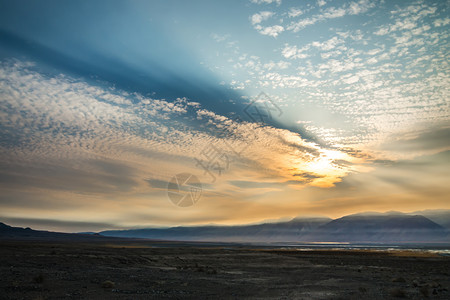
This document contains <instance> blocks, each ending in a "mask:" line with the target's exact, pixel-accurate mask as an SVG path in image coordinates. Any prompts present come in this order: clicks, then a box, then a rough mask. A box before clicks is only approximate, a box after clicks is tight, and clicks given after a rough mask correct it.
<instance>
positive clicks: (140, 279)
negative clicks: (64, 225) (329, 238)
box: [0, 241, 450, 299]
mask: <svg viewBox="0 0 450 300" xmlns="http://www.w3.org/2000/svg"><path fill="white" fill-rule="evenodd" d="M151 246H152V243H149V242H121V243H109V244H106V243H80V242H76V243H69V242H64V243H58V244H56V243H51V242H38V241H32V242H30V241H28V242H25V241H23V242H19V241H0V299H165V298H171V299H185V298H187V299H247V298H250V299H399V298H406V299H450V292H449V290H450V257H441V256H432V255H420V254H413V253H409V252H397V253H395V254H392V253H379V252H368V251H331V250H328V251H288V250H262V249H245V248H243V247H234V248H233V247H230V248H224V247H202V246H192V245H191V246H186V247H182V246H180V245H179V244H173V245H171V244H170V243H168V244H167V245H165V247H159V246H161V245H157V246H158V247H151Z"/></svg>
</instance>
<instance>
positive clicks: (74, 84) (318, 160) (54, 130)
mask: <svg viewBox="0 0 450 300" xmlns="http://www.w3.org/2000/svg"><path fill="white" fill-rule="evenodd" d="M274 64H275V63H274ZM275 65H277V67H279V68H283V65H284V62H280V63H277V64H275ZM38 70H39V68H38V67H37V66H35V65H33V64H28V63H22V62H20V61H14V62H9V63H2V64H1V68H0V89H1V90H2V98H1V100H0V102H1V107H2V110H1V113H0V121H1V124H2V125H1V126H2V127H1V128H2V132H3V137H4V138H3V139H2V143H1V144H0V150H1V153H2V155H0V165H1V170H2V171H1V172H0V177H1V181H0V182H1V183H0V189H1V190H2V197H1V198H0V204H1V206H2V215H3V216H9V217H12V212H13V211H14V210H15V209H17V206H21V207H27V209H26V210H23V211H22V212H23V214H27V213H30V212H32V211H34V212H36V211H37V210H39V212H40V213H41V214H42V215H43V217H45V215H46V213H45V211H47V212H48V211H57V212H58V213H59V214H60V216H64V218H65V219H67V220H72V219H76V214H77V212H79V211H80V210H83V209H85V207H90V211H91V212H92V213H90V214H88V215H86V222H88V223H89V222H93V220H94V219H95V220H97V222H106V221H108V220H112V219H114V218H115V217H116V216H117V215H120V220H121V221H117V224H122V225H123V224H125V223H124V221H123V220H124V219H126V218H127V216H130V215H133V214H135V213H136V212H137V211H140V210H142V209H143V207H144V208H145V209H152V210H153V211H158V212H161V213H162V212H164V211H165V210H166V209H168V208H167V207H170V205H171V204H170V203H169V201H167V199H166V195H165V190H164V186H165V183H166V182H168V181H169V180H170V179H171V178H172V177H173V176H174V175H175V174H177V173H180V172H190V173H193V174H197V175H198V177H199V178H200V179H201V181H202V182H204V183H205V188H207V189H208V190H207V191H205V195H206V196H205V197H211V198H214V199H215V198H217V197H231V196H230V194H231V195H232V196H233V197H237V198H242V199H245V198H246V197H251V195H248V194H246V192H244V191H238V190H232V189H231V190H230V189H229V188H226V187H225V186H226V184H227V182H228V181H230V180H236V179H235V178H237V177H239V178H242V180H247V181H255V182H257V181H258V180H260V179H262V178H263V177H264V176H265V177H266V178H271V182H276V183H277V185H280V186H283V185H284V186H289V187H290V186H295V188H299V187H302V186H306V185H311V186H317V187H331V186H333V185H334V184H335V183H336V182H339V181H340V180H341V177H343V176H346V175H347V174H348V173H349V172H351V169H350V168H342V167H341V166H339V165H336V164H334V162H333V159H331V158H327V155H328V154H329V152H327V150H326V149H322V148H321V146H320V145H318V144H315V143H312V142H309V141H306V140H304V139H302V137H301V136H300V135H298V134H296V133H294V132H291V131H289V130H285V129H279V128H274V127H271V126H264V125H261V124H255V123H249V122H244V121H240V120H234V119H231V118H229V117H226V116H223V115H220V114H217V113H215V112H212V111H210V110H207V109H205V108H202V107H201V106H200V105H199V104H198V103H196V102H194V101H192V100H189V99H186V98H177V99H174V100H173V101H172V102H170V101H168V100H163V99H152V98H148V97H145V96H142V95H140V94H130V93H126V92H123V91H120V90H115V89H111V88H108V87H102V86H96V85H91V84H88V83H87V82H85V81H83V80H79V79H75V78H71V77H69V76H67V75H66V76H62V75H61V76H49V75H44V74H42V73H40V72H39V71H38ZM211 146H214V147H215V148H216V149H218V150H219V151H220V153H221V155H225V156H224V157H227V159H229V162H230V164H231V166H230V168H229V170H226V171H224V172H223V173H222V174H221V175H220V174H218V173H216V174H215V176H216V177H217V181H216V183H215V184H214V185H209V186H208V183H210V182H211V177H210V176H209V175H208V173H206V172H204V170H203V169H202V168H200V167H199V166H198V164H197V163H196V159H199V160H202V161H206V160H207V156H206V153H208V152H207V151H209V150H208V149H210V148H211ZM327 153H328V154H327ZM343 159H344V160H349V161H351V160H352V157H350V156H348V157H345V158H343ZM305 172H306V173H315V174H317V175H318V176H317V178H308V180H305V178H302V177H299V176H298V174H299V173H305ZM244 174H245V175H244ZM266 181H267V182H269V181H268V180H266ZM224 185H225V186H224ZM240 193H244V194H240ZM8 199H9V200H8ZM11 199H14V201H11ZM93 199H95V201H94V200H93ZM93 202H94V203H93ZM125 202H126V203H127V204H126V209H123V208H122V209H123V210H122V211H121V209H120V208H119V207H121V206H122V205H124V203H125ZM108 206H111V207H110V208H109V209H108V210H105V207H108ZM99 211H103V212H105V213H104V215H101V216H100V215H98V214H97V212H99ZM96 214H97V215H96ZM16 217H17V216H16ZM22 217H23V216H22Z"/></svg>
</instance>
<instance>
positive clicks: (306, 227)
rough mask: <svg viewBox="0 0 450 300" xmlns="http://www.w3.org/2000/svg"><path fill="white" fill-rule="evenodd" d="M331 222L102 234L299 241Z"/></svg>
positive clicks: (314, 220) (305, 220)
mask: <svg viewBox="0 0 450 300" xmlns="http://www.w3.org/2000/svg"><path fill="white" fill-rule="evenodd" d="M329 221H331V219H329V218H296V219H293V220H291V221H288V222H280V223H266V224H258V225H242V226H198V227H172V228H167V229H159V228H152V229H131V230H110V231H102V232H100V234H101V235H104V236H116V237H135V238H147V239H166V240H178V241H214V242H296V241H299V240H300V239H301V237H302V236H304V235H305V234H307V233H309V232H311V231H312V230H314V229H316V228H318V227H319V226H321V225H323V224H326V223H328V222H329Z"/></svg>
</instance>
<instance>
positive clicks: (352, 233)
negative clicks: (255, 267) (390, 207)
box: [304, 212, 450, 243]
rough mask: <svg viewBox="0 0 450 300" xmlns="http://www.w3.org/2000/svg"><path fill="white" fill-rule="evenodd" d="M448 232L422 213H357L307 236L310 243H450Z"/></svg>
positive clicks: (337, 220)
mask: <svg viewBox="0 0 450 300" xmlns="http://www.w3.org/2000/svg"><path fill="white" fill-rule="evenodd" d="M449 237H450V236H449V231H448V230H447V229H446V228H444V227H442V226H441V225H439V224H436V223H435V222H433V221H431V220H429V219H427V218H426V217H424V216H419V215H413V216H411V215H405V214H401V213H396V212H392V213H388V214H379V215H370V214H366V215H365V214H358V215H350V216H345V217H342V218H339V219H336V220H333V221H331V222H329V223H327V224H325V225H323V226H321V227H319V228H317V230H315V231H314V232H311V233H310V234H308V235H307V236H305V237H304V240H306V241H310V242H349V243H355V242H359V243H364V242H368V243H416V242H420V243H423V242H427V243H431V242H450V239H449Z"/></svg>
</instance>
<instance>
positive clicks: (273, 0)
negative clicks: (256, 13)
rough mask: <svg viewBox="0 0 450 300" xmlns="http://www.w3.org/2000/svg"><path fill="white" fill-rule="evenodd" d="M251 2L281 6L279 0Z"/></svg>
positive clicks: (253, 0)
mask: <svg viewBox="0 0 450 300" xmlns="http://www.w3.org/2000/svg"><path fill="white" fill-rule="evenodd" d="M251 2H252V3H256V4H271V3H276V4H277V5H280V4H281V0H251Z"/></svg>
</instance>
